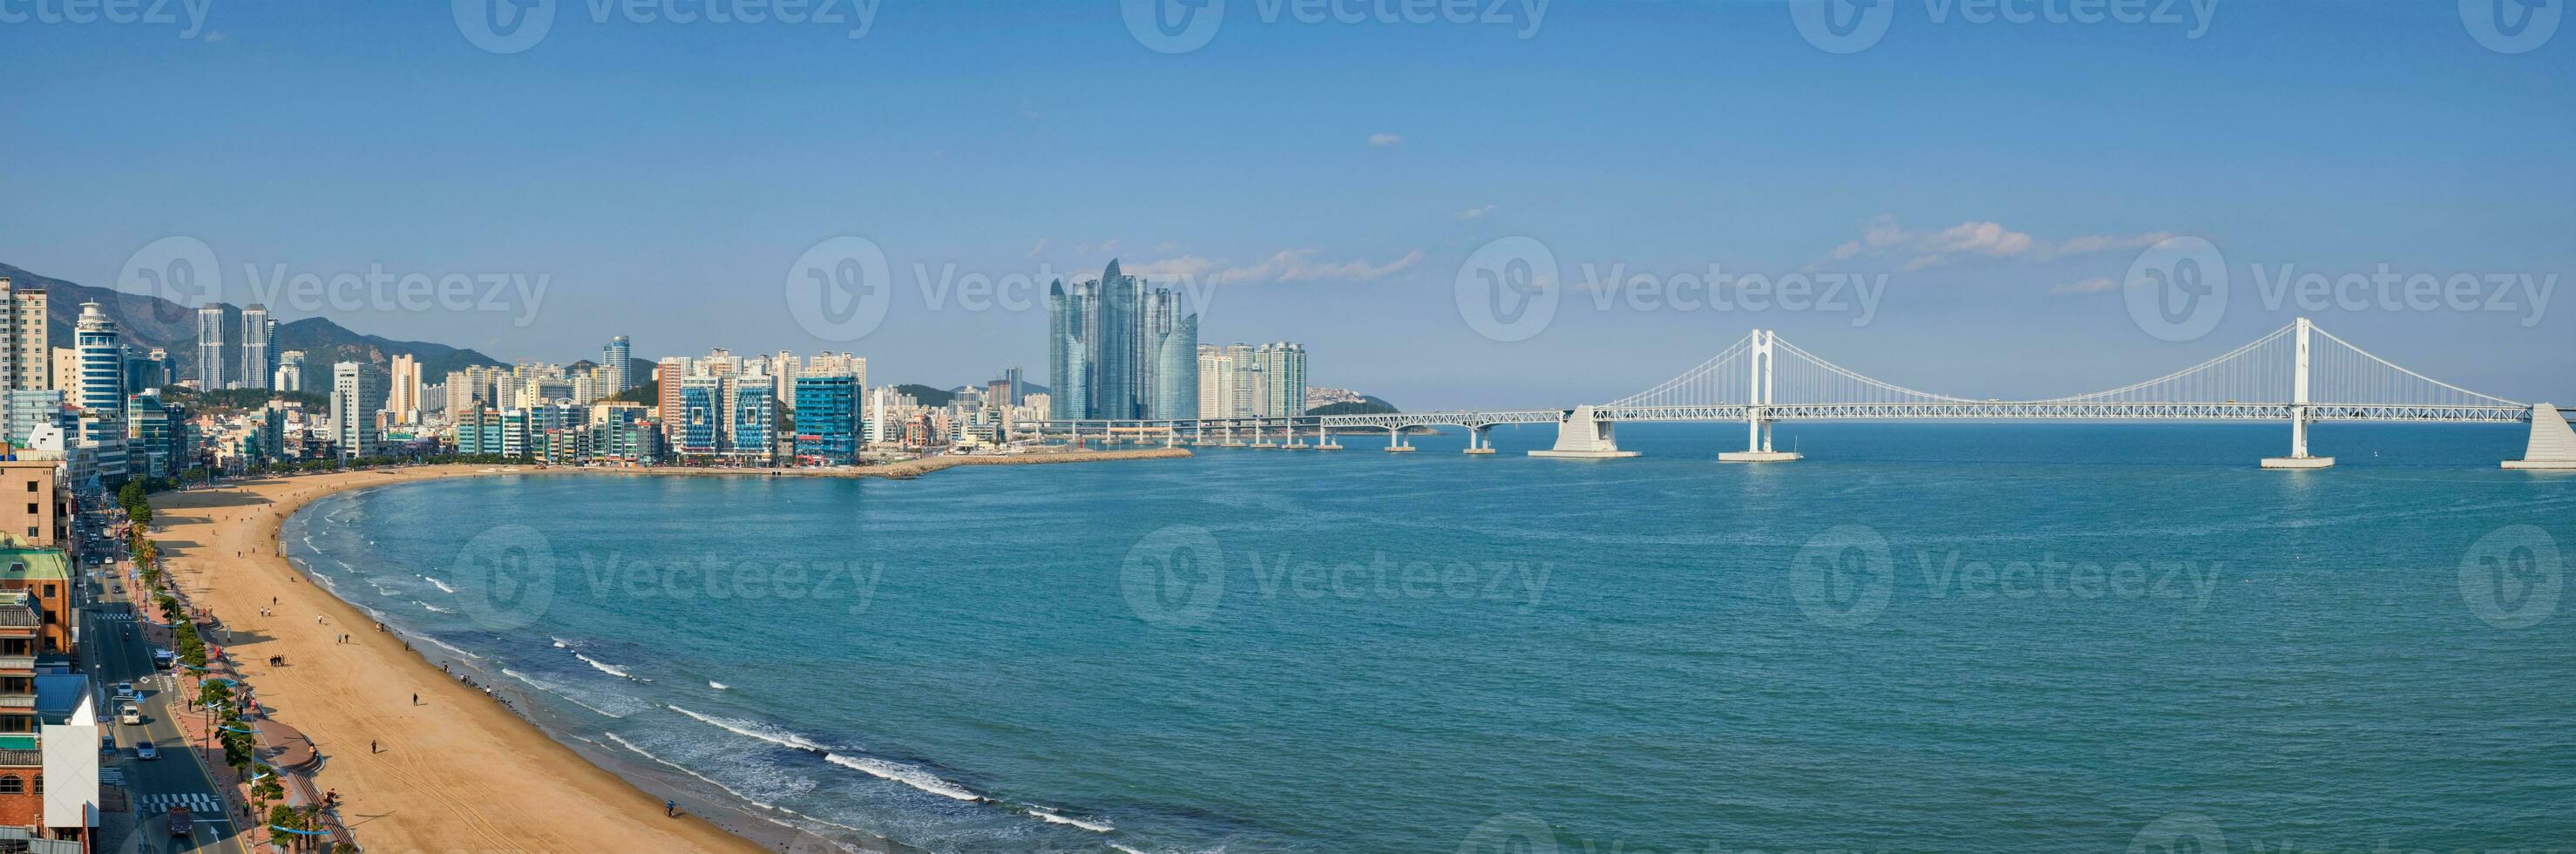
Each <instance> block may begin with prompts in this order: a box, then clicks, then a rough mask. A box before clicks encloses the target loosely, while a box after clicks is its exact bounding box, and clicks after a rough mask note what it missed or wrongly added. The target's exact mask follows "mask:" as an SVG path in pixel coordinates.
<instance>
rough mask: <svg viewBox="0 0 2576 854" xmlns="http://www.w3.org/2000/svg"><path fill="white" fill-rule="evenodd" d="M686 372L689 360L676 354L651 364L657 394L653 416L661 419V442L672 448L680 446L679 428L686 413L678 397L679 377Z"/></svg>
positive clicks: (683, 422) (684, 419)
mask: <svg viewBox="0 0 2576 854" xmlns="http://www.w3.org/2000/svg"><path fill="white" fill-rule="evenodd" d="M688 372H689V360H688V359H685V358H681V357H678V356H673V357H670V358H667V359H663V360H662V361H660V362H656V363H654V365H653V382H654V385H655V387H656V389H657V391H656V394H657V395H658V397H657V398H656V399H655V400H654V408H655V410H656V414H655V416H654V417H656V418H660V419H661V420H662V442H663V444H665V445H669V446H671V447H674V448H677V447H680V444H681V442H680V430H681V427H682V426H683V425H684V424H685V423H686V415H687V414H688V413H687V410H686V409H685V408H683V403H682V401H681V399H680V378H681V377H683V376H686V375H688Z"/></svg>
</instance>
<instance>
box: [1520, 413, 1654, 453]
mask: <svg viewBox="0 0 2576 854" xmlns="http://www.w3.org/2000/svg"><path fill="white" fill-rule="evenodd" d="M1617 427H1618V425H1616V424H1613V423H1611V422H1608V421H1603V420H1600V419H1598V418H1594V417H1593V415H1592V406H1591V404H1585V405H1582V406H1577V407H1575V408H1574V411H1573V412H1570V413H1567V414H1566V416H1565V417H1564V418H1563V419H1561V420H1559V421H1557V422H1556V447H1553V448H1549V449H1547V450H1544V451H1531V452H1529V455H1530V456H1533V457H1554V458H1558V459H1571V460H1607V459H1616V458H1619V457H1633V456H1637V452H1635V451H1622V450H1619V437H1618V430H1617Z"/></svg>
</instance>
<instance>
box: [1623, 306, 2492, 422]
mask: <svg viewBox="0 0 2576 854" xmlns="http://www.w3.org/2000/svg"><path fill="white" fill-rule="evenodd" d="M2300 327H2301V324H2300V323H2291V324H2289V325H2287V326H2283V327H2281V328H2279V329H2276V330H2273V331H2272V332H2271V333H2269V334H2266V335H2264V336H2262V337H2260V338H2256V339H2254V340H2253V341H2250V342H2247V343H2246V344H2244V345H2243V346H2240V347H2237V348H2236V349H2233V350H2229V351H2227V352H2226V353H2222V354H2220V355H2218V356H2216V357H2213V358H2211V359H2208V360H2206V361H2203V362H2200V363H2198V364H2195V365H2192V366H2190V367H2187V368H2183V369H2182V370H2178V371H2174V372H2172V373H2169V374H2165V375H2163V376H2159V377H2156V378H2154V379H2150V380H2146V381H2144V382H2138V383H2131V384H2129V385H2124V386H2120V387H2118V388H2112V389H2106V390H2102V391H2095V392H2087V393H2084V394H2076V395H2068V396H2064V397H2048V398H2024V399H2017V400H2000V399H1980V398H1967V397H1957V396H1953V395H1946V394H1939V393H1935V392H1928V391H1923V390H1920V389H1914V388H1908V387H1905V386H1901V385H1897V384H1895V383H1890V382H1887V381H1885V380H1880V379H1877V378H1875V377H1871V376H1868V375H1866V374H1862V373H1860V372H1858V371H1854V370H1851V369H1848V368H1844V367H1842V366H1840V365H1837V364H1834V363H1833V362H1830V361H1826V360H1825V359H1824V358H1822V357H1819V356H1817V355H1816V354H1814V353H1810V352H1807V351H1806V350H1804V349H1801V348H1800V347H1798V346H1797V345H1795V344H1791V343H1789V342H1787V341H1784V340H1781V339H1780V338H1778V337H1777V336H1776V335H1769V333H1765V332H1761V331H1756V332H1754V333H1753V334H1751V335H1747V336H1745V337H1743V338H1739V339H1737V340H1736V341H1735V343H1733V344H1731V345H1729V346H1728V347H1727V348H1726V349H1724V350H1722V351H1719V353H1718V354H1717V355H1716V356H1714V357H1712V358H1710V359H1709V360H1708V361H1705V362H1702V363H1700V364H1699V365H1698V366H1697V367H1694V368H1692V369H1690V370H1689V371H1686V372H1683V373H1682V374H1681V375H1680V376H1677V377H1674V378H1672V379H1669V380H1666V381H1664V382H1663V383H1661V384H1658V385H1656V386H1655V387H1653V388H1649V389H1647V390H1645V391H1642V392H1638V393H1636V394H1633V395H1629V396H1627V397H1624V398H1620V399H1619V400H1617V401H1614V402H1612V403H1610V404H1608V405H1607V406H1606V407H1604V408H1605V409H1610V410H1620V411H1626V412H1641V411H1646V410H1658V409H1662V410H1673V409H1685V408H1709V407H1746V406H1762V407H1780V406H1814V405H1826V406H1842V405H1899V406H1941V405H1947V404H1975V405H1978V406H1980V407H1994V406H2016V405H2027V406H2032V407H2058V409H2055V410H2052V411H2058V412H2063V411H2066V410H2065V409H2064V407H2068V406H2082V407H2088V408H2089V409H2087V410H2086V411H2093V410H2100V409H2102V408H2103V407H2118V406H2122V405H2130V404H2134V405H2139V406H2169V405H2271V406H2284V407H2287V406H2292V405H2300V404H2313V405H2317V406H2342V407H2373V408H2383V409H2384V408H2389V407H2412V408H2444V407H2449V408H2458V407H2471V408H2518V407H2525V406H2526V404H2522V403H2517V402H2515V401H2511V400H2507V399H2504V398H2501V397H2496V396H2494V395H2489V394H2480V393H2478V392H2473V391H2469V390H2467V389H2463V388H2460V387H2458V386H2455V385H2451V384H2449V383H2445V382H2442V381H2440V380H2435V379H2432V378H2430V377H2426V376H2424V375H2422V374H2419V373H2416V372H2414V371H2411V370H2408V369H2406V368H2403V367H2400V366H2398V365H2397V364H2395V363H2393V362H2390V361H2388V360H2386V359H2382V358H2380V357H2378V356H2375V355H2372V354H2371V353H2370V352H2368V351H2366V350H2363V349H2361V348H2359V347H2356V346H2353V345H2352V343H2351V342H2348V341H2345V340H2343V339H2341V338H2337V337H2335V336H2334V335H2333V334H2332V333H2328V332H2326V331H2325V330H2323V329H2318V328H2316V327H2315V326H2313V325H2309V326H2308V327H2307V328H2308V330H2309V331H2310V332H2312V333H2314V337H2313V338H2310V339H2309V347H2308V350H2309V352H2308V353H2307V354H2306V356H2305V358H2306V365H2305V370H2304V374H2305V375H2304V377H2303V376H2302V373H2303V372H2302V367H2301V361H2300V360H2301V358H2302V356H2301V353H2300V339H2301V337H2302V336H2301V335H2299V334H2298V330H2299V329H2300ZM1765 336H1769V337H1768V338H1767V341H1768V346H1767V347H1766V346H1764V345H1763V342H1764V341H1765V340H1766V338H1765ZM1766 354H1767V356H1766ZM1765 358H1768V359H1769V360H1770V364H1768V365H1764V364H1762V360H1763V359H1765ZM1766 369H1767V370H1766ZM2303 383H2304V388H2305V393H2304V394H2303V393H2302V388H2303ZM2105 411H2107V410H2105Z"/></svg>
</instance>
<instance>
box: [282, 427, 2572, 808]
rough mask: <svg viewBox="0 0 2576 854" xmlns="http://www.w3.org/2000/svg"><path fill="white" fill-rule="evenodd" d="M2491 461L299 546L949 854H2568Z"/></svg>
mask: <svg viewBox="0 0 2576 854" xmlns="http://www.w3.org/2000/svg"><path fill="white" fill-rule="evenodd" d="M2523 437H2524V432H2523V430H2522V428H2519V427H2491V426H2377V425H2327V426H2324V427H2321V428H2319V429H2318V430H2317V431H2316V434H2315V441H2316V445H2317V450H2318V452H2319V453H2326V454H2334V455H2337V456H2339V457H2340V458H2341V462H2342V464H2341V465H2340V466H2338V467H2337V468H2333V469H2329V470H2325V471H2317V472H2294V473H2293V472H2265V471H2259V470H2257V469H2256V468H2255V467H2254V463H2255V461H2256V460H2257V459H2258V458H2260V457H2262V456H2265V455H2272V454H2278V453H2281V452H2282V450H2283V448H2284V447H2285V446H2286V444H2287V441H2288V437H2287V430H2286V428H2284V427H2280V426H2276V425H2243V426H2236V425H2218V426H2212V425H2103V424H2079V425H2047V424H1927V425H1783V426H1782V427H1780V428H1779V434H1778V443H1779V444H1780V445H1782V446H1784V447H1786V446H1795V447H1796V448H1798V449H1799V450H1802V451H1804V452H1805V453H1807V454H1809V458H1808V459H1806V460H1804V461H1800V462H1796V463H1789V464H1780V465H1763V466H1738V465H1724V464H1719V463H1716V462H1714V461H1713V460H1712V459H1711V458H1712V457H1713V455H1714V454H1715V453H1716V452H1717V451H1719V450H1730V449H1734V448H1735V447H1737V446H1739V445H1740V443H1741V441H1742V428H1741V427H1740V426H1739V427H1733V428H1729V427H1727V426H1725V425H1706V426H1678V425H1672V426H1649V427H1624V428H1622V433H1621V440H1622V443H1623V444H1624V445H1625V446H1627V447H1629V448H1632V449H1635V450H1640V451H1643V452H1645V453H1646V456H1645V457H1642V458H1639V459H1631V460H1619V461H1603V462H1582V461H1561V460H1539V459H1531V458H1528V457H1526V456H1522V455H1520V452H1521V451H1523V450H1527V449H1529V448H1532V447H1540V446H1543V445H1544V444H1545V443H1547V442H1548V441H1550V440H1551V438H1552V432H1551V431H1549V430H1546V429H1528V430H1522V431H1517V432H1515V431H1509V430H1506V431H1501V432H1498V433H1497V434H1496V437H1495V438H1496V444H1497V445H1498V446H1500V447H1501V449H1502V450H1503V453H1502V454H1501V455H1497V456H1495V457H1491V458H1473V457H1466V456H1463V455H1460V454H1458V453H1457V451H1458V450H1459V449H1460V448H1461V447H1462V446H1463V442H1462V440H1461V439H1460V437H1458V436H1456V435H1449V436H1443V437H1434V438H1424V439H1417V440H1416V441H1415V444H1416V445H1417V446H1418V447H1420V448H1421V449H1422V450H1421V451H1420V452H1417V453H1414V454H1409V455H1396V454H1385V453H1380V452H1379V451H1377V450H1376V448H1377V447H1378V446H1380V445H1382V444H1383V440H1380V439H1369V438H1362V437H1351V438H1346V439H1344V440H1343V441H1344V443H1345V444H1346V445H1348V446H1350V449H1349V450H1345V451H1340V452H1333V453H1318V452H1286V451H1253V450H1222V449H1213V448H1211V449H1205V450H1203V451H1202V452H1201V455H1200V456H1199V457H1198V458H1195V459H1189V460H1166V461H1150V462H1134V463H1104V464H1096V465H1074V466H1029V467H992V468H973V469H958V470H950V471H944V472H939V473H937V474H934V475H930V476H928V477H925V478H922V479H920V480H916V481H907V482H886V481H873V480H870V481H837V480H807V479H768V480H764V479H749V478H729V479H718V478H638V477H625V476H613V475H549V476H533V477H532V476H505V477H487V478H476V479H466V480H454V481H444V482H431V483H424V484H417V485H406V486H399V487H389V488H382V489H375V490H369V491H363V492H356V493H348V494H343V495H338V496H333V497H331V498H329V499H326V500H323V501H319V502H316V503H315V504H313V505H312V506H311V507H310V508H308V509H307V510H305V511H304V512H303V513H301V514H300V515H298V516H297V517H296V518H295V519H294V520H292V521H291V522H290V523H289V526H288V529H287V531H286V537H285V539H286V541H287V542H288V544H289V546H290V551H291V554H292V555H293V556H294V557H295V558H296V560H298V561H299V563H300V564H301V565H303V566H305V567H307V569H308V571H310V572H312V573H314V574H316V575H319V576H321V577H322V578H323V579H324V580H325V581H327V582H328V583H329V584H330V585H331V587H332V588H333V589H334V590H336V591H338V592H339V593H340V594H341V595H343V596H344V597H346V598H348V599H350V600H352V601H353V602H356V603H358V604H360V605H363V606H365V607H367V608H370V609H373V610H375V611H377V612H379V613H381V614H383V615H384V617H385V618H386V619H387V620H388V621H389V622H391V623H392V624H393V625H395V626H396V627H398V628H400V629H402V630H404V631H406V632H410V633H417V634H425V635H428V636H430V637H432V638H435V639H436V643H435V644H431V643H424V644H423V645H422V649H423V650H424V651H425V652H427V653H429V654H432V655H435V656H442V657H445V658H452V659H454V660H456V661H458V662H459V663H460V664H465V665H469V666H471V667H473V668H474V669H475V670H477V671H478V672H482V673H486V674H489V675H490V676H489V678H490V680H491V682H492V684H495V685H497V686H500V687H502V688H503V689H505V690H506V691H508V692H510V693H512V694H513V695H514V696H518V697H520V698H521V703H522V705H523V707H526V708H530V709H531V711H532V712H533V713H535V714H536V715H537V717H539V719H540V720H541V721H543V722H544V723H545V724H546V725H547V726H549V727H550V728H552V729H553V730H554V731H555V732H556V733H557V735H558V737H560V738H564V739H567V740H571V741H573V742H574V743H576V744H578V745H582V746H585V747H586V748H589V749H592V750H593V751H594V752H595V753H597V754H599V755H603V756H607V757H612V758H618V757H622V758H620V759H619V760H618V761H620V762H631V763H636V764H635V766H634V767H637V768H644V767H652V768H659V769H663V770H664V771H666V772H670V774H671V775H676V774H679V773H681V772H680V770H679V769H685V775H686V776H685V777H681V778H680V779H682V780H683V781H684V782H685V783H686V784H687V785H689V786H691V787H692V788H693V789H702V790H704V791H706V792H708V793H712V794H719V795H722V796H725V797H729V798H740V799H743V800H747V801H751V802H755V803H758V804H763V805H767V806H769V807H774V808H778V809H780V810H786V811H792V812H771V813H770V815H772V816H773V817H774V818H776V819H777V820H781V821H785V822H790V823H795V824H799V825H801V826H804V827H807V828H810V829H813V830H816V831H818V832H823V833H834V832H838V829H839V828H864V829H866V830H869V831H873V832H877V833H882V834H884V835H886V836H888V837H891V838H893V839H895V840H897V841H900V842H903V843H907V844H910V845H916V846H920V847H924V848H929V849H936V850H955V851H1033V850H1061V851H1106V850H1116V849H1118V848H1123V849H1125V850H1133V851H1157V852H1159V851H1220V850H1221V851H1236V852H1242V851H1336V852H1339V851H1371V852H1376V851H1388V852H1409V851H1441V852H1447V851H1479V852H1483V851H1506V850H1508V851H1527V852H1538V853H1539V854H1544V852H1556V851H1563V852H1577V851H1601V852H1607V851H1623V852H1648V851H1652V852H1680V851H1691V852H1713V851H1746V850H1761V851H1783V850H1800V851H1804V850H1816V849H1826V850H1834V849H1841V850H1859V851H1881V850H1883V851H2002V852H2034V854H2035V853H2036V852H2064V851H2086V850H2112V851H2120V850H2152V851H2167V850H2192V849H2189V848H2187V847H2186V846H2189V845H2197V846H2198V849H2197V850H2203V851H2213V852H2214V851H2219V850H2227V851H2275V850H2297V851H2312V850H2329V851H2331V850H2356V851H2360V850H2371V849H2373V848H2375V847H2378V846H2388V847H2391V848H2395V849H2400V850H2409V849H2430V850H2444V851H2448V850H2454V849H2461V848H2467V849H2474V850H2489V849H2548V848H2567V847H2569V846H2570V845H2571V844H2576V812H2571V811H2569V810H2568V806H2569V805H2570V804H2576V591H2571V590H2567V589H2566V586H2567V585H2566V581H2567V579H2566V575H2567V571H2568V566H2567V560H2568V558H2569V557H2571V556H2576V475H2549V474H2539V473H2525V472H2508V471H2502V470H2500V469H2498V468H2497V467H2496V461H2497V460H2499V459H2503V458H2506V457H2511V456H2518V455H2519V451H2520V449H2521V445H2522V441H2523ZM440 645H444V646H445V647H446V649H442V648H441V647H440ZM648 756H649V757H650V758H647V757H648ZM666 776H669V775H666ZM718 787H721V790H719V789H718ZM1113 846H1115V847H1116V848H1113ZM2133 846H2143V847H2133ZM2222 846H2223V847H2222Z"/></svg>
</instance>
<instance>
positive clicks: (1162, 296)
mask: <svg viewBox="0 0 2576 854" xmlns="http://www.w3.org/2000/svg"><path fill="white" fill-rule="evenodd" d="M1181 312H1182V307H1181V295H1180V294H1178V293H1177V292H1174V291H1171V290H1169V289H1163V290H1155V291H1150V292H1149V291H1147V290H1146V289H1145V284H1144V281H1143V280H1141V279H1139V278H1137V277H1135V276H1130V275H1125V274H1123V273H1121V272H1119V269H1118V262H1116V261H1111V262H1109V266H1108V268H1107V269H1106V270H1103V271H1102V272H1101V276H1100V278H1099V279H1098V280H1096V281H1090V282H1082V283H1079V284H1076V285H1074V286H1072V287H1071V288H1066V287H1064V285H1063V283H1061V282H1058V283H1055V284H1054V285H1052V286H1050V287H1049V289H1048V292H1047V335H1048V338H1049V341H1048V345H1047V378H1048V381H1049V382H1051V383H1053V385H1052V386H1051V387H1050V388H1049V389H1048V393H1049V395H1051V397H1050V404H1049V407H1048V408H1049V410H1050V411H1049V413H1048V414H1049V415H1050V416H1051V417H1055V418H1107V419H1126V418H1194V417H1197V414H1198V405H1197V402H1196V397H1197V394H1198V383H1197V381H1196V379H1195V375H1196V374H1197V363H1196V354H1197V349H1198V318H1197V316H1196V315H1186V316H1185V315H1183V314H1182V313H1181ZM1175 348H1177V350H1178V352H1179V353H1180V354H1183V355H1181V356H1180V357H1179V358H1178V360H1177V363H1176V362H1175V359H1174V358H1172V357H1171V356H1170V352H1171V351H1173V350H1174V349H1175ZM1184 375H1186V376H1189V377H1190V380H1189V381H1188V382H1187V383H1183V384H1180V385H1184V386H1186V389H1185V390H1184V389H1182V388H1180V387H1178V386H1175V385H1174V383H1175V382H1177V379H1178V378H1179V377H1181V376H1184ZM1167 392H1168V393H1167ZM1184 399H1186V400H1187V401H1188V404H1189V405H1188V406H1186V407H1181V408H1178V409H1174V408H1172V407H1169V406H1166V404H1167V403H1177V402H1179V401H1182V400H1184Z"/></svg>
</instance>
